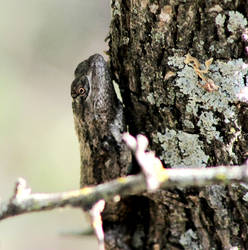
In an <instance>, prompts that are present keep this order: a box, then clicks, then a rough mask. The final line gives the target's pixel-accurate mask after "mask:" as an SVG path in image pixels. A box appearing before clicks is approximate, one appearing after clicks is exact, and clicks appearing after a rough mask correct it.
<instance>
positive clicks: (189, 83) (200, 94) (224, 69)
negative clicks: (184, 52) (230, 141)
mask: <svg viewBox="0 0 248 250" xmlns="http://www.w3.org/2000/svg"><path fill="white" fill-rule="evenodd" d="M183 59H185V57H170V58H169V64H170V65H173V66H174V67H178V69H179V70H178V71H177V76H178V78H177V80H176V81H175V85H176V86H177V87H179V88H180V91H179V92H178V93H176V96H177V98H182V97H183V96H185V95H186V96H188V102H187V103H186V104H185V105H186V107H185V109H186V114H185V117H186V120H187V117H189V119H190V118H191V117H192V116H194V117H196V118H197V119H198V123H197V124H196V125H197V126H198V127H199V128H200V133H201V135H203V136H204V137H205V138H206V140H207V142H208V143H210V142H211V141H212V140H214V139H215V140H219V141H221V142H222V141H223V138H222V137H221V136H220V133H219V131H217V130H216V126H217V125H218V122H219V118H218V117H217V115H216V114H215V112H218V113H221V114H223V115H224V121H225V123H230V122H232V121H235V120H237V114H236V105H235V103H236V102H237V101H238V99H237V94H238V93H240V91H241V89H242V88H243V87H244V86H245V83H244V79H245V76H246V75H247V67H244V65H245V63H244V62H243V60H242V59H238V60H232V61H229V62H227V63H225V62H222V61H216V62H214V63H213V64H212V65H210V69H209V72H208V73H207V76H208V77H209V78H211V79H212V80H213V81H214V83H215V85H217V86H218V87H219V88H218V90H217V91H213V92H207V91H206V90H204V89H203V88H202V87H201V86H200V85H199V83H200V81H199V79H198V77H197V74H196V73H195V72H194V69H193V68H192V67H190V66H188V65H184V67H183V68H182V62H183ZM199 108H201V110H202V109H203V111H201V113H200V114H198V113H199ZM184 124H186V125H187V124H189V125H190V127H192V124H191V123H189V121H187V122H185V121H184Z"/></svg>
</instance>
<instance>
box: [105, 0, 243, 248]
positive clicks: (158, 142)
mask: <svg viewBox="0 0 248 250" xmlns="http://www.w3.org/2000/svg"><path fill="white" fill-rule="evenodd" d="M247 16H248V3H247V1H246V0H235V1H229V0H226V1H214V0H211V1H195V0H188V1H179V0H171V1H168V0H156V1H153V0H136V1H134V0H126V1H121V0H112V22H111V27H110V41H109V45H110V50H109V53H110V59H111V70H112V73H113V75H114V77H115V80H116V82H117V83H118V84H119V86H120V89H121V94H122V97H123V102H124V104H125V109H126V110H125V114H126V117H128V119H127V121H128V125H129V130H130V133H131V134H133V135H135V134H138V133H143V134H145V135H146V136H147V137H148V138H149V140H150V145H151V148H152V150H154V151H155V152H156V154H157V155H158V156H159V157H160V159H161V160H162V161H163V163H164V165H165V166H166V167H182V166H183V167H187V166H196V167H203V168H204V167H207V166H215V165H220V164H224V165H226V164H242V163H243V162H244V161H245V159H246V158H247V155H248V154H247V152H248V120H247V119H248V105H247V104H246V103H244V102H240V101H239V100H238V98H237V94H239V93H240V91H241V89H242V88H243V87H244V86H246V85H248V76H247V65H246V64H245V63H244V61H245V59H246V58H247V55H246V54H245V41H243V40H242V39H241V35H242V33H243V32H247V31H245V28H247V19H246V17H247ZM187 54H188V56H186V55H187ZM210 58H213V61H212V63H211V61H208V60H209V59H210ZM205 63H206V64H205ZM198 64H199V65H198ZM208 66H209V67H208ZM247 191H248V186H247V185H243V184H241V185H237V184H235V185H230V186H220V185H213V186H208V187H205V188H201V189H199V188H187V189H176V190H168V191H159V192H157V193H156V194H147V195H142V196H135V197H129V199H127V201H126V206H127V207H128V208H129V211H127V212H126V214H125V215H123V214H117V216H118V217H119V221H120V223H119V224H118V223H117V224H115V225H114V226H113V225H112V226H111V223H110V224H107V223H105V225H104V227H105V230H106V231H108V230H110V228H111V229H113V228H115V230H112V232H113V233H112V235H111V233H110V234H107V240H109V241H111V240H112V241H113V238H114V237H115V239H116V240H115V242H112V245H111V244H110V245H109V248H112V249H230V248H231V247H235V246H237V247H238V249H248V225H247V222H248V203H247V201H248V198H247ZM109 232H110V231H109ZM112 236H113V237H112Z"/></svg>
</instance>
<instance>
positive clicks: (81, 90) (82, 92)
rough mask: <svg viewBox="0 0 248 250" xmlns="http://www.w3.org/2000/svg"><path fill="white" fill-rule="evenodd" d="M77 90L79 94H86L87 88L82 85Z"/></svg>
mask: <svg viewBox="0 0 248 250" xmlns="http://www.w3.org/2000/svg"><path fill="white" fill-rule="evenodd" d="M77 92H78V94H79V95H81V96H84V95H85V92H86V91H85V88H83V87H80V88H79V89H78V91H77Z"/></svg>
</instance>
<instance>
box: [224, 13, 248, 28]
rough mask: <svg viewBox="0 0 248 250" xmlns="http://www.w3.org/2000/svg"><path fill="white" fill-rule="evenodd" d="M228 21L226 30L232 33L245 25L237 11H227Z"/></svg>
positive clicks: (244, 19)
mask: <svg viewBox="0 0 248 250" xmlns="http://www.w3.org/2000/svg"><path fill="white" fill-rule="evenodd" d="M228 14H229V21H228V25H227V29H228V30H229V31H230V32H232V33H234V32H236V31H239V30H242V29H244V28H245V26H246V25H247V19H246V18H245V17H244V16H243V15H242V14H241V13H240V12H238V11H229V13H228Z"/></svg>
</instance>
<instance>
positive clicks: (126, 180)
mask: <svg viewBox="0 0 248 250" xmlns="http://www.w3.org/2000/svg"><path fill="white" fill-rule="evenodd" d="M123 140H124V141H125V142H126V144H127V145H128V147H129V148H130V149H131V150H132V152H133V154H134V155H135V157H136V160H137V162H138V163H139V165H140V166H141V169H142V173H141V174H138V175H130V176H127V177H120V178H118V179H116V180H113V181H111V182H108V183H104V184H100V185H97V186H91V187H85V188H82V189H79V190H74V191H69V192H61V193H49V194H47V193H32V192H31V189H30V188H29V187H28V186H27V183H26V181H25V180H24V179H22V178H19V179H18V181H17V183H16V186H15V190H14V194H13V195H12V197H11V198H10V199H9V201H6V202H2V203H0V220H3V219H6V218H8V217H11V216H15V215H19V214H24V213H29V212H36V211H43V210H49V209H54V208H57V207H65V206H68V205H70V206H72V207H79V208H83V209H84V210H85V211H88V212H89V214H90V218H91V224H92V227H93V228H94V231H95V234H96V237H97V239H98V244H99V249H101V250H104V232H103V228H102V218H101V212H102V211H103V209H104V205H105V202H106V201H110V200H114V201H116V202H118V201H119V200H120V198H121V197H124V196H126V195H132V194H140V193H142V192H145V191H147V190H148V191H150V192H154V191H155V190H157V189H158V188H163V189H166V188H172V187H189V186H198V187H201V186H205V185H210V184H229V183H233V182H247V183H248V161H247V162H246V164H244V165H241V166H219V167H212V168H211V167H210V168H174V169H166V168H164V167H163V165H162V163H161V161H160V160H159V159H158V158H157V157H156V156H155V154H154V153H153V152H149V151H148V152H147V151H146V149H147V146H148V140H147V138H146V137H145V136H142V135H138V136H137V138H134V137H132V136H131V135H129V134H128V133H126V134H124V136H123Z"/></svg>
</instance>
